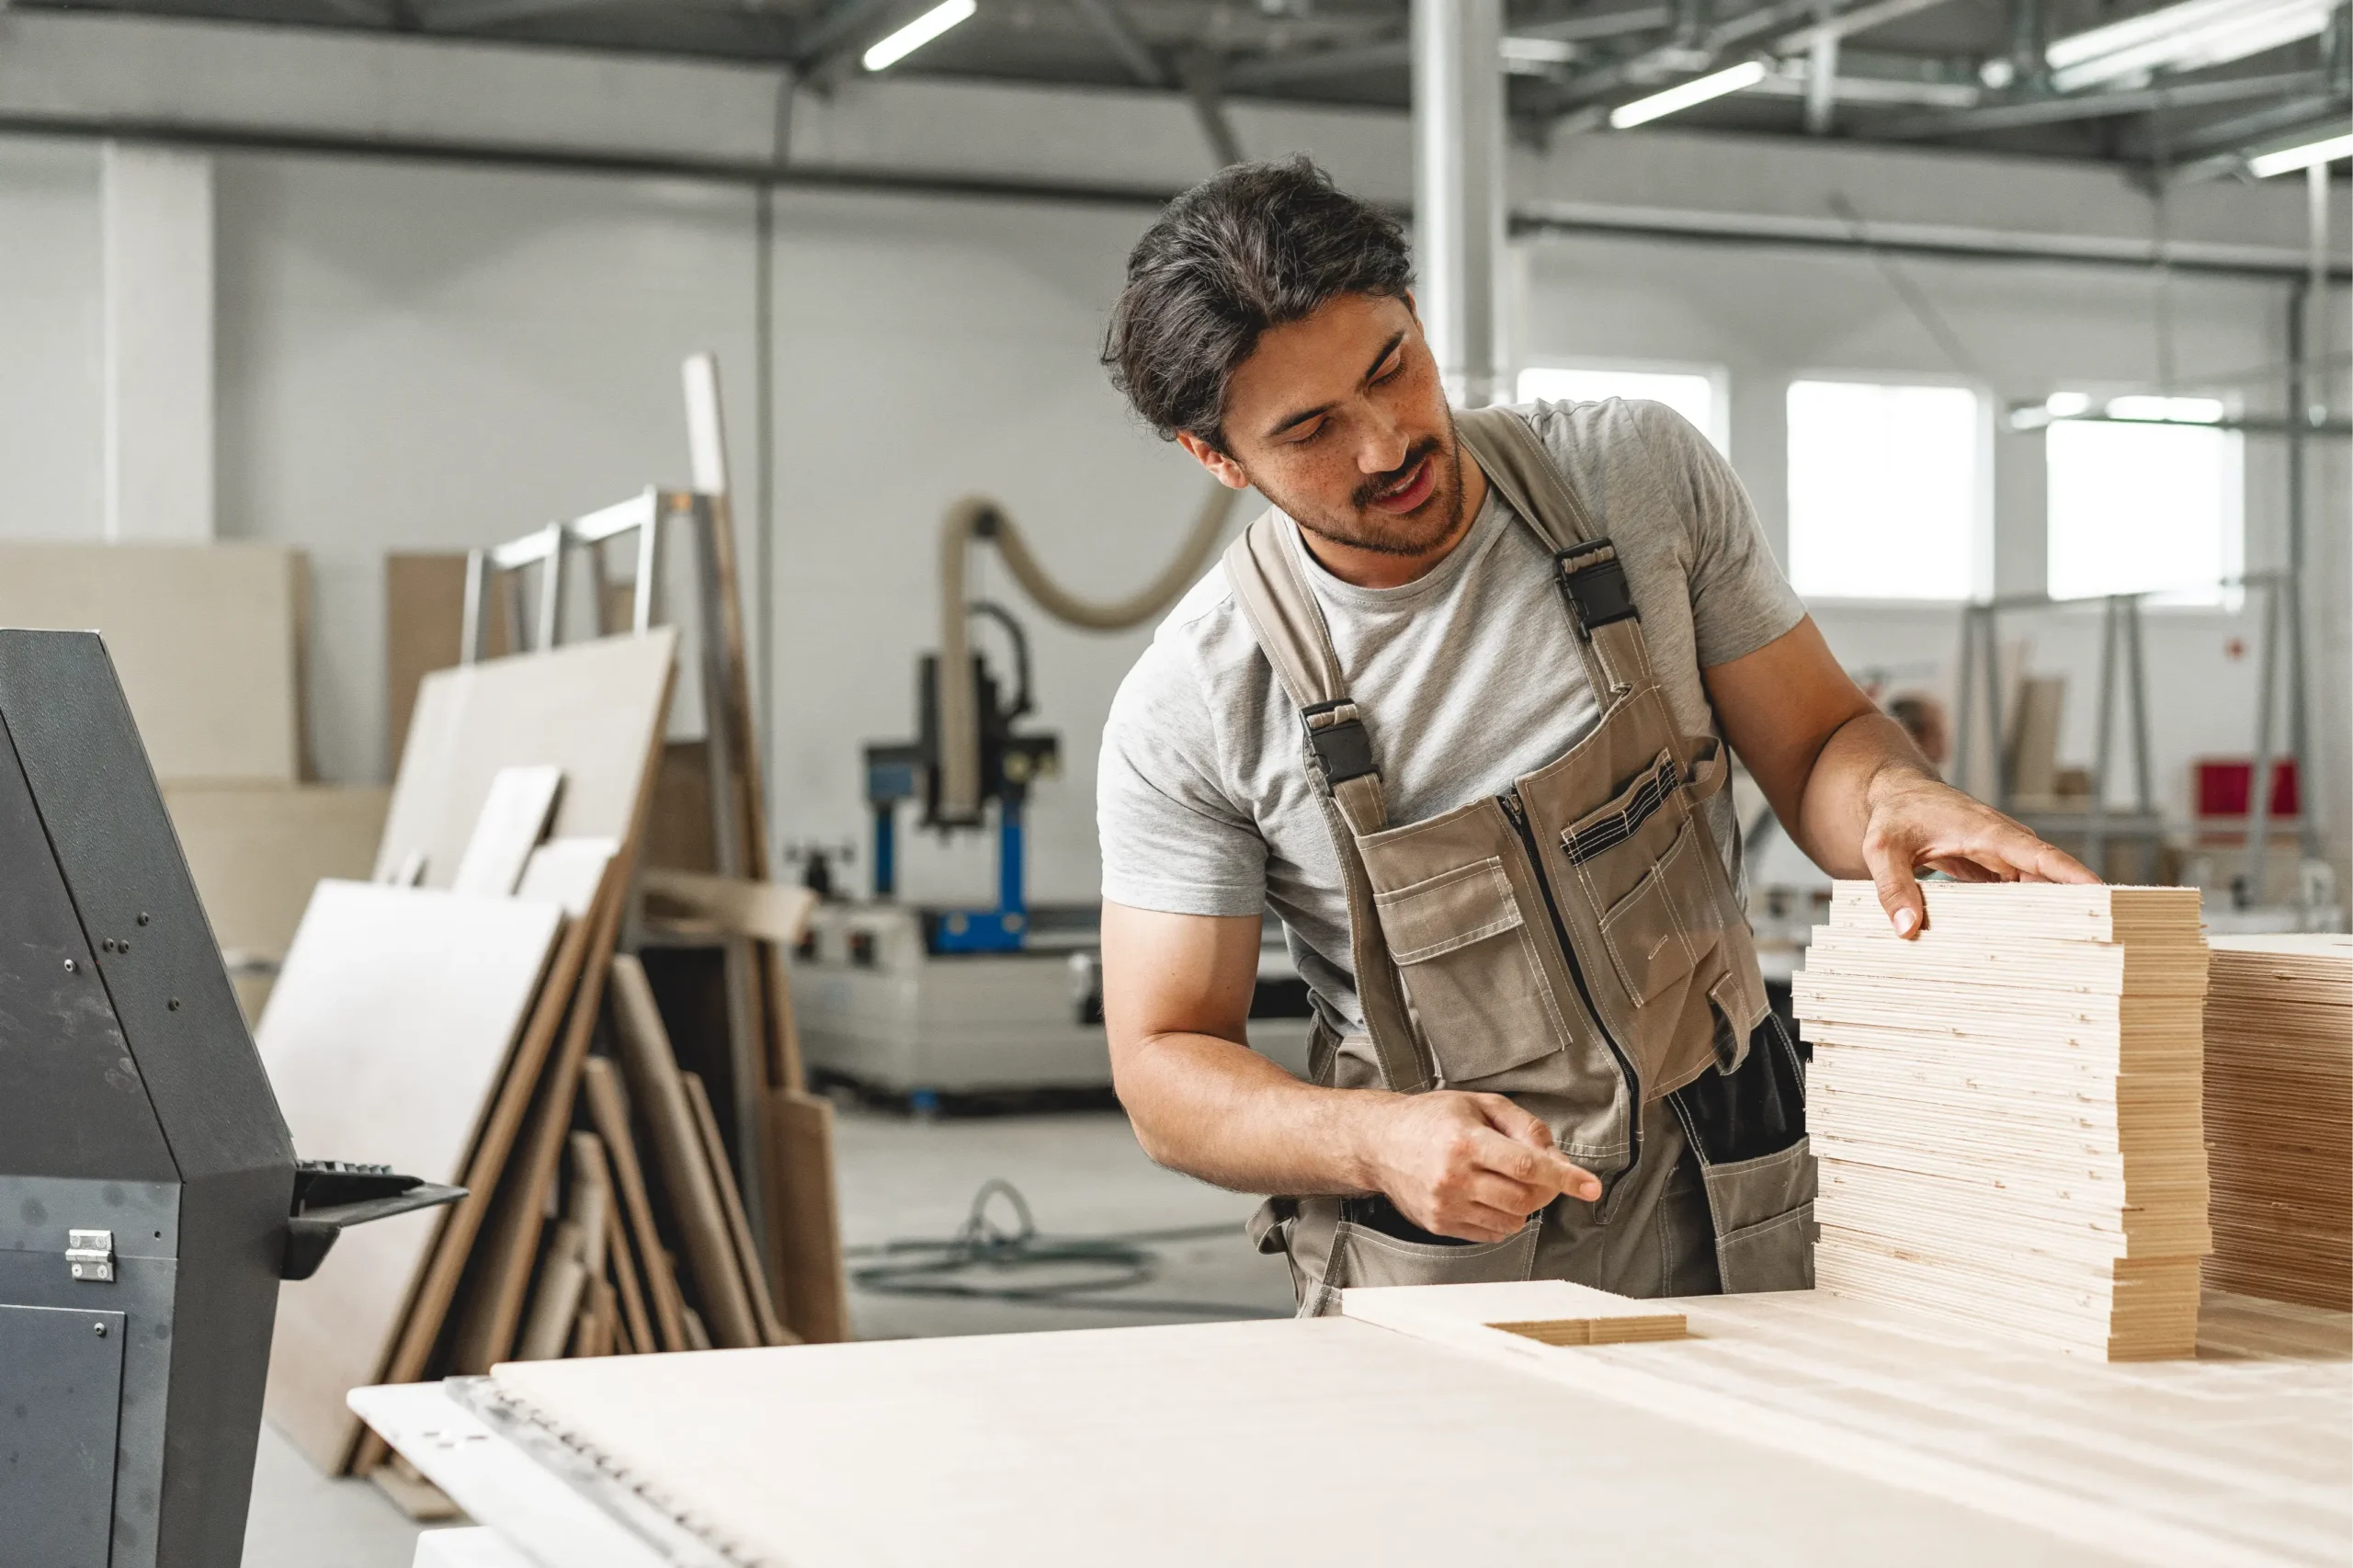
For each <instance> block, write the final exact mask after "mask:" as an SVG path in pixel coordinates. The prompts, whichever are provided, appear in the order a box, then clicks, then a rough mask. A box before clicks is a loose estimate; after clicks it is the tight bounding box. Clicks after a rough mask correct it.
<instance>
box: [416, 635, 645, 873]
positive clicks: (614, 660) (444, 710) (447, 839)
mask: <svg viewBox="0 0 2353 1568" xmlns="http://www.w3.org/2000/svg"><path fill="white" fill-rule="evenodd" d="M676 647H677V632H676V631H675V630H674V629H672V628H669V627H659V628H656V629H655V630H654V631H650V632H647V633H645V634H643V635H642V636H636V635H631V636H622V637H606V638H601V639H599V640H597V642H583V643H579V644H577V645H576V646H573V647H568V648H558V649H555V650H553V651H552V652H550V653H518V654H516V655H514V656H512V657H509V658H505V659H493V660H489V661H487V662H485V663H483V664H479V665H460V667H458V668H455V669H448V670H440V671H437V672H435V673H434V674H432V675H429V676H426V677H425V680H424V683H423V684H422V686H421V687H419V688H418V692H417V699H416V710H415V714H414V716H413V717H412V718H411V719H410V721H409V735H408V744H407V746H406V747H405V748H404V750H403V751H402V753H401V766H400V775H399V777H398V778H397V779H395V780H394V782H393V785H392V807H391V810H390V812H389V813H388V814H387V817H386V820H385V824H384V841H383V844H382V846H381V849H380V851H379V853H378V856H377V860H376V869H377V873H378V874H379V875H387V874H389V873H390V872H391V871H392V869H393V868H395V867H397V866H399V865H400V864H401V862H402V860H403V859H404V858H405V857H407V856H408V855H409V854H411V853H412V852H414V853H419V854H422V855H423V856H424V857H425V883H426V886H428V887H447V886H449V883H450V881H451V880H452V879H453V878H454V877H455V876H456V875H457V869H458V864H459V862H460V859H461V858H463V857H464V854H465V849H466V843H467V840H468V839H469V838H470V837H471V836H472V833H473V830H474V824H475V823H476V822H477V821H478V820H479V819H480V818H481V815H482V809H483V802H484V801H487V800H488V799H489V796H490V790H491V784H492V781H493V780H494V778H496V777H497V776H498V772H499V770H500V769H501V768H503V767H509V766H512V765H516V764H527V765H529V764H538V765H547V766H552V767H559V768H561V769H563V780H564V785H563V797H562V798H561V799H560V800H559V801H557V802H556V808H555V815H554V818H553V820H552V822H551V824H550V828H549V831H550V833H551V835H554V836H557V837H563V838H579V837H600V838H612V839H616V840H619V841H620V842H622V843H623V845H624V846H628V847H631V849H633V846H635V844H636V843H637V835H638V832H639V827H640V823H641V819H642V815H643V808H644V804H645V791H646V788H647V785H648V783H649V781H650V778H651V767H650V766H649V761H648V758H649V748H650V746H651V745H652V744H654V740H658V737H659V736H660V734H661V733H662V721H663V715H664V713H665V711H666V710H667V707H668V703H669V693H670V679H671V666H672V665H673V663H674V660H675V656H676ZM649 737H653V739H649Z"/></svg>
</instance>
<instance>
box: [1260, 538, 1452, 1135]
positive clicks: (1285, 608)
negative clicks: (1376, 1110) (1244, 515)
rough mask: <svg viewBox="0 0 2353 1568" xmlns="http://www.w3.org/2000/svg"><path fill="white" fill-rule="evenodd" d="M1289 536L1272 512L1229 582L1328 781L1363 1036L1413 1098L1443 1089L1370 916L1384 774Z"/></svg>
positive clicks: (1392, 1082) (1328, 810)
mask: <svg viewBox="0 0 2353 1568" xmlns="http://www.w3.org/2000/svg"><path fill="white" fill-rule="evenodd" d="M1282 528H1283V521H1282V518H1281V517H1280V516H1279V514H1278V513H1276V512H1274V511H1272V510H1269V511H1268V512H1267V514H1266V515H1265V516H1264V517H1260V518H1259V519H1258V520H1257V521H1256V522H1254V523H1252V524H1251V525H1250V526H1249V527H1248V528H1245V529H1244V530H1243V531H1242V535H1241V537H1240V538H1238V539H1236V540H1234V541H1233V543H1232V544H1231V545H1229V546H1227V547H1226V551H1225V575H1226V580H1227V581H1228V582H1229V583H1231V584H1232V585H1233V600H1234V603H1235V604H1237V605H1239V606H1240V607H1241V609H1242V618H1243V619H1245V620H1246V621H1247V622H1249V625H1250V631H1251V633H1252V634H1253V635H1254V636H1255V637H1256V638H1257V640H1258V646H1259V648H1260V649H1261V650H1263V651H1264V652H1265V653H1266V655H1267V663H1269V664H1271V665H1274V667H1275V676H1276V678H1277V679H1278V680H1279V681H1281V683H1282V687H1283V690H1284V691H1285V692H1286V693H1288V694H1289V696H1290V699H1291V704H1292V706H1294V707H1295V708H1297V709H1298V710H1299V716H1300V721H1301V724H1302V727H1303V729H1304V730H1305V732H1306V734H1305V739H1306V745H1305V746H1304V747H1303V748H1302V749H1303V751H1304V753H1305V756H1304V761H1305V762H1306V764H1307V766H1308V767H1309V768H1310V770H1311V771H1312V772H1313V774H1314V775H1315V776H1316V777H1317V778H1318V779H1319V780H1320V782H1321V788H1320V789H1319V790H1318V791H1317V792H1318V793H1319V794H1320V795H1321V796H1322V797H1323V799H1324V825H1325V826H1326V827H1327V828H1329V829H1330V830H1331V835H1332V847H1333V849H1334V850H1335V851H1336V853H1337V855H1338V857H1339V861H1340V877H1341V881H1342V882H1343V883H1344V884H1345V891H1346V892H1347V900H1348V948H1349V960H1350V964H1351V966H1352V967H1353V968H1354V969H1355V971H1356V983H1357V997H1358V1003H1359V1005H1360V1006H1362V1007H1363V1009H1364V1018H1365V1028H1366V1029H1367V1030H1368V1031H1369V1032H1370V1035H1371V1036H1372V1046H1373V1052H1374V1054H1375V1055H1376V1056H1377V1057H1378V1058H1379V1059H1380V1062H1381V1076H1382V1077H1383V1078H1384V1079H1385V1080H1386V1081H1387V1083H1388V1085H1389V1087H1391V1088H1392V1089H1394V1090H1396V1091H1398V1092H1400V1093H1403V1094H1412V1093H1415V1092H1416V1091H1418V1090H1421V1089H1425V1088H1427V1087H1428V1086H1429V1085H1431V1084H1432V1083H1433V1082H1435V1081H1436V1079H1435V1068H1434V1066H1433V1064H1432V1063H1431V1062H1428V1061H1427V1059H1426V1058H1425V1057H1424V1055H1423V1053H1422V1051H1421V1048H1420V1043H1419V1040H1417V1038H1416V1037H1415V1033H1414V1025H1413V1017H1412V1014H1411V1013H1410V1012H1409V1011H1408V1010H1407V1008H1406V1005H1405V993H1404V985H1403V984H1402V983H1401V982H1400V981H1399V979H1398V975H1397V966H1396V964H1395V963H1394V962H1393V961H1392V960H1391V958H1390V956H1389V943H1388V940H1387V938H1386V937H1385V936H1384V935H1383V934H1382V932H1381V916H1380V913H1379V912H1378V911H1377V910H1376V909H1375V908H1374V907H1373V902H1372V879H1371V877H1370V875H1369V874H1368V873H1367V872H1366V870H1365V865H1364V855H1363V853H1362V852H1361V851H1360V850H1358V847H1357V839H1358V836H1360V835H1365V834H1370V833H1378V832H1380V831H1381V829H1382V828H1383V827H1386V826H1387V825H1388V823H1389V816H1388V807H1387V804H1386V802H1385V801H1384V800H1383V799H1382V796H1381V770H1380V768H1379V767H1376V766H1375V765H1374V762H1373V758H1372V740H1371V737H1370V735H1368V734H1367V733H1366V732H1365V727H1364V720H1363V718H1362V716H1361V715H1359V714H1358V711H1357V705H1356V703H1355V702H1354V701H1353V700H1352V699H1350V698H1349V696H1348V694H1347V685H1346V682H1345V680H1344V679H1343V677H1342V674H1341V670H1340V656H1339V654H1338V653H1337V652H1336V651H1335V650H1334V648H1333V646H1332V629H1331V627H1330V626H1329V625H1327V624H1326V623H1325V621H1324V609H1323V607H1322V606H1321V605H1319V604H1317V603H1316V600H1315V592H1314V590H1313V588H1311V587H1310V586H1309V585H1308V583H1307V579H1306V576H1305V575H1304V574H1302V572H1301V570H1300V566H1299V562H1298V560H1297V558H1296V557H1294V556H1293V555H1292V554H1291V551H1290V544H1289V541H1288V540H1285V539H1284V538H1283V536H1282Z"/></svg>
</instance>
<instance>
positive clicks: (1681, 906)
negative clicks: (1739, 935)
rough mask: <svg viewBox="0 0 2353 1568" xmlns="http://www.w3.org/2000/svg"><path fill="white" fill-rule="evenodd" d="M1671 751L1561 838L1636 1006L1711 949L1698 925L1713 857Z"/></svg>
mask: <svg viewBox="0 0 2353 1568" xmlns="http://www.w3.org/2000/svg"><path fill="white" fill-rule="evenodd" d="M1680 781H1681V779H1680V775H1679V774H1678V772H1677V768H1676V766H1675V758H1674V757H1673V756H1671V755H1669V754H1667V753H1665V752H1662V753H1660V754H1659V756H1658V757H1657V759H1656V760H1655V761H1654V762H1653V763H1652V765H1651V766H1650V767H1647V768H1645V769H1643V772H1642V773H1640V774H1639V775H1637V776H1636V777H1635V778H1634V779H1633V781H1632V782H1631V783H1630V784H1628V785H1627V786H1626V787H1625V788H1624V789H1623V790H1620V792H1619V793H1618V795H1617V796H1616V797H1615V798H1614V799H1612V800H1611V801H1609V802H1608V804H1606V805H1604V806H1602V807H1601V808H1600V809H1599V810H1597V811H1595V812H1590V813H1588V814H1587V815H1586V816H1584V817H1582V818H1580V819H1579V820H1578V821H1577V822H1576V823H1574V824H1572V825H1571V826H1570V828H1569V829H1568V831H1567V832H1566V833H1564V834H1563V835H1561V851H1562V854H1563V857H1564V858H1566V859H1567V861H1568V864H1569V868H1570V869H1571V870H1572V871H1573V872H1574V874H1575V876H1576V878H1577V880H1578V881H1579V883H1580V884H1582V886H1583V888H1584V891H1585V893H1586V898H1587V900H1588V901H1589V903H1590V904H1591V906H1592V907H1593V908H1594V909H1595V910H1597V911H1598V912H1600V917H1601V918H1600V926H1601V937H1602V941H1603V943H1604V945H1605V946H1607V947H1608V950H1609V963H1610V967H1611V968H1612V969H1614V970H1616V971H1618V978H1619V980H1620V983H1622V984H1623V985H1624V986H1625V988H1626V994H1627V995H1628V997H1630V998H1631V1000H1632V1002H1633V1004H1634V1005H1635V1006H1638V1007H1639V1006H1644V1005H1646V1004H1648V1003H1650V1002H1652V1001H1654V1000H1655V999H1656V998H1657V997H1658V996H1659V995H1660V994H1662V993H1664V992H1665V990H1666V989H1667V988H1668V987H1669V986H1671V985H1673V984H1675V983H1676V982H1677V981H1679V980H1681V979H1682V978H1683V977H1684V976H1685V975H1687V974H1689V973H1690V972H1691V971H1692V969H1693V968H1694V967H1695V966H1696V965H1697V964H1698V963H1699V959H1700V956H1701V953H1702V951H1703V949H1705V948H1706V947H1707V946H1708V945H1709V939H1708V937H1707V926H1708V923H1707V922H1705V921H1696V920H1695V919H1694V915H1696V914H1698V913H1699V911H1698V910H1697V909H1695V907H1694V905H1695V903H1697V902H1701V901H1699V900H1695V897H1694V895H1695V893H1699V892H1703V890H1704V889H1705V888H1706V886H1707V884H1706V882H1705V881H1704V880H1703V878H1704V868H1702V867H1700V866H1699V864H1698V862H1697V861H1696V860H1695V859H1694V858H1693V857H1694V856H1695V855H1698V854H1701V853H1706V852H1708V850H1707V846H1706V845H1705V843H1704V842H1702V838H1701V835H1700V833H1699V829H1698V827H1697V826H1696V825H1695V824H1693V822H1692V819H1691V815H1690V813H1689V812H1688V811H1687V810H1686V809H1685V808H1684V806H1683V803H1682V802H1681V801H1677V799H1676V798H1675V791H1676V790H1677V786H1678V784H1679V783H1680Z"/></svg>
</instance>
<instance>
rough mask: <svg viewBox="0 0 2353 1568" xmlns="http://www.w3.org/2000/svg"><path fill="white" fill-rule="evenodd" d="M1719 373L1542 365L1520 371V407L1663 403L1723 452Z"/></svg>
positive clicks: (1723, 440) (1720, 374) (1722, 407)
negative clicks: (1618, 400)
mask: <svg viewBox="0 0 2353 1568" xmlns="http://www.w3.org/2000/svg"><path fill="white" fill-rule="evenodd" d="M1722 383H1723V372H1722V371H1721V370H1716V371H1709V370H1662V369H1633V368H1620V367H1613V366H1609V365H1543V366H1536V367H1532V368H1530V369H1525V370H1522V371H1521V372H1520V373H1519V401H1520V402H1521V403H1535V402H1538V401H1542V402H1545V403H1597V402H1599V401H1600V400H1601V399H1603V398H1608V397H1643V398H1648V399H1650V401H1651V402H1653V403H1665V404H1666V406H1667V407H1669V408H1671V409H1673V410H1675V412H1676V413H1677V414H1679V415H1683V417H1684V418H1686V419H1688V420H1689V421H1690V422H1691V423H1692V424H1693V425H1695V426H1699V430H1700V432H1701V433H1702V434H1703V435H1705V436H1706V437H1708V439H1709V440H1711V441H1712V442H1714V443H1715V445H1716V450H1718V451H1722V450H1724V449H1725V436H1724V401H1725V400H1724V398H1723V396H1722V391H1723V384H1722Z"/></svg>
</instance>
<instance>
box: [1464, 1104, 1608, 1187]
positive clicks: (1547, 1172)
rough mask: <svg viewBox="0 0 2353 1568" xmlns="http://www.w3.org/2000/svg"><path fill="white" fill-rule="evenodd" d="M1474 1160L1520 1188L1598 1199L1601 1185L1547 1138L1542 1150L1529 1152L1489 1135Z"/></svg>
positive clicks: (1513, 1143)
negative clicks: (1544, 1189) (1535, 1188)
mask: <svg viewBox="0 0 2353 1568" xmlns="http://www.w3.org/2000/svg"><path fill="white" fill-rule="evenodd" d="M1539 1125H1541V1123H1539ZM1475 1157H1476V1159H1477V1161H1478V1163H1479V1165H1482V1166H1483V1167H1484V1168H1485V1169H1487V1170H1490V1171H1493V1172H1495V1173H1496V1174H1497V1175H1499V1176H1508V1177H1510V1178H1511V1179H1512V1180H1513V1181H1516V1182H1518V1183H1519V1184H1520V1185H1521V1186H1523V1187H1548V1188H1550V1189H1551V1190H1552V1191H1554V1192H1564V1193H1566V1194H1568V1195H1569V1196H1570V1197H1571V1198H1582V1199H1586V1201H1587V1202H1590V1201H1592V1200H1593V1199H1597V1198H1598V1197H1600V1196H1601V1183H1600V1182H1598V1181H1597V1180H1595V1179H1594V1176H1593V1173H1592V1172H1590V1171H1588V1170H1586V1169H1585V1168H1584V1167H1583V1166H1581V1165H1577V1164H1576V1163H1575V1162H1574V1161H1573V1160H1571V1159H1570V1158H1569V1157H1568V1156H1567V1155H1565V1154H1563V1153H1561V1152H1560V1151H1559V1150H1557V1149H1555V1148H1553V1147H1552V1139H1551V1137H1550V1136H1549V1135H1547V1137H1546V1139H1545V1141H1544V1147H1543V1148H1541V1149H1531V1148H1529V1146H1528V1145H1527V1144H1525V1143H1520V1142H1514V1141H1512V1140H1511V1139H1508V1138H1505V1137H1503V1136H1501V1135H1500V1134H1495V1133H1490V1134H1488V1135H1487V1136H1486V1137H1485V1138H1484V1139H1483V1140H1481V1141H1480V1142H1479V1144H1478V1146H1477V1149H1476V1152H1475Z"/></svg>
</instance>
